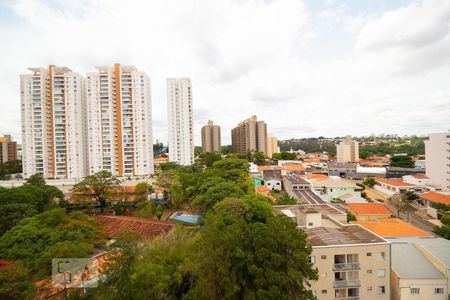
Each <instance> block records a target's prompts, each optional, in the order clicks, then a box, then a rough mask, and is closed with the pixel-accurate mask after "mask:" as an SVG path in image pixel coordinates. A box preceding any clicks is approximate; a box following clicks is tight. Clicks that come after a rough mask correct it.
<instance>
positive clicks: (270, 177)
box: [263, 170, 283, 191]
mask: <svg viewBox="0 0 450 300" xmlns="http://www.w3.org/2000/svg"><path fill="white" fill-rule="evenodd" d="M263 178H264V183H265V185H266V186H267V187H268V188H269V189H270V190H278V191H281V190H282V187H283V185H282V183H283V180H282V176H281V170H265V171H263Z"/></svg>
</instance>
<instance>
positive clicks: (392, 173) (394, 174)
mask: <svg viewBox="0 0 450 300" xmlns="http://www.w3.org/2000/svg"><path fill="white" fill-rule="evenodd" d="M414 174H424V170H421V169H415V168H400V167H387V168H386V178H401V177H403V176H405V175H414Z"/></svg>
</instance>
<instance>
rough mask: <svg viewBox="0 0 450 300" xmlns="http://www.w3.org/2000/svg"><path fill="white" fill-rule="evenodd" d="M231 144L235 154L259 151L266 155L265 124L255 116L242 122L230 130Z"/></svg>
mask: <svg viewBox="0 0 450 300" xmlns="http://www.w3.org/2000/svg"><path fill="white" fill-rule="evenodd" d="M231 143H232V146H233V152H235V153H241V154H245V153H247V151H260V152H263V153H264V154H266V155H267V124H266V123H265V122H264V121H258V120H257V117H256V116H252V117H250V118H249V119H247V120H244V121H242V122H241V123H239V124H238V125H237V126H236V127H235V128H233V129H232V130H231Z"/></svg>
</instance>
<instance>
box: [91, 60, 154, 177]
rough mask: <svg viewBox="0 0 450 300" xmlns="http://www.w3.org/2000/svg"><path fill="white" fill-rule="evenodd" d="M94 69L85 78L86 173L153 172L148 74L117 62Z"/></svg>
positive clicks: (142, 173) (124, 174)
mask: <svg viewBox="0 0 450 300" xmlns="http://www.w3.org/2000/svg"><path fill="white" fill-rule="evenodd" d="M97 70H98V71H97V72H92V73H88V74H87V78H86V91H87V93H86V96H87V114H86V122H87V124H88V145H89V149H88V153H89V159H88V161H89V173H90V174H93V173H95V172H98V171H100V170H106V171H109V172H111V173H112V174H113V175H116V176H119V177H128V176H135V175H137V176H142V175H148V174H152V173H153V168H154V166H153V133H152V121H151V119H152V117H151V116H152V111H151V91H150V78H149V77H148V76H147V74H145V73H144V72H141V71H138V70H137V69H136V68H135V67H133V66H121V65H120V64H115V65H114V67H97Z"/></svg>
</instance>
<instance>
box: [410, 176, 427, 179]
mask: <svg viewBox="0 0 450 300" xmlns="http://www.w3.org/2000/svg"><path fill="white" fill-rule="evenodd" d="M412 177H414V178H417V179H430V177H428V176H425V175H412Z"/></svg>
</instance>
